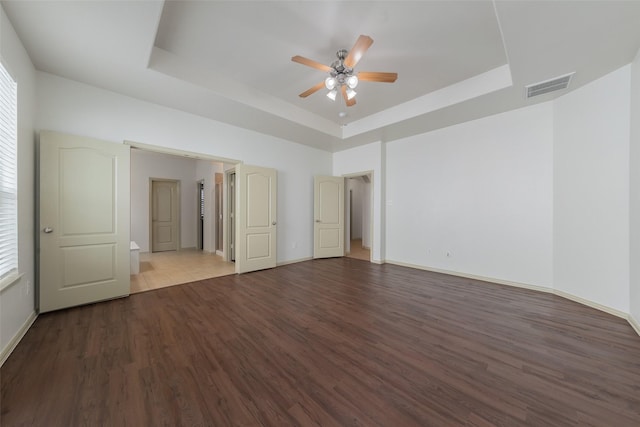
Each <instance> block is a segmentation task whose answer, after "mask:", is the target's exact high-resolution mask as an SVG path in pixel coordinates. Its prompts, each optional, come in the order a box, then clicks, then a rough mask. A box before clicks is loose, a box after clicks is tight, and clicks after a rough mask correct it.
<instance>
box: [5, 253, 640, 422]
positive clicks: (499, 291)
mask: <svg viewBox="0 0 640 427" xmlns="http://www.w3.org/2000/svg"><path fill="white" fill-rule="evenodd" d="M0 374H1V376H2V379H1V382H2V395H1V399H2V400H1V418H0V424H1V425H2V426H3V427H9V426H18V425H27V426H31V425H37V426H85V425H86V426H126V425H128V426H278V427H281V426H391V427H403V426H459V425H473V426H494V425H496V426H498V425H499V426H519V425H529V426H577V425H579V426H636V427H637V426H640V337H638V336H637V335H636V334H635V332H634V331H633V330H632V328H631V327H630V326H629V325H628V324H627V323H626V322H625V321H624V320H622V319H619V318H616V317H613V316H611V315H608V314H606V313H602V312H600V311H597V310H594V309H591V308H588V307H585V306H582V305H580V304H577V303H574V302H572V301H569V300H566V299H563V298H560V297H557V296H554V295H550V294H544V293H538V292H534V291H529V290H524V289H517V288H511V287H506V286H500V285H495V284H490V283H484V282H477V281H473V280H470V279H463V278H457V277H452V276H446V275H442V274H435V273H428V272H423V271H418V270H413V269H409V268H404V267H398V266H393V265H382V266H381V265H375V264H370V263H368V262H364V261H360V260H355V259H349V258H342V259H340V258H337V259H327V260H315V261H308V262H303V263H298V264H292V265H287V266H283V267H279V268H276V269H273V270H267V271H262V272H256V273H250V274H246V275H242V276H225V277H219V278H215V279H209V280H203V281H200V282H195V283H190V284H186V285H181V286H175V287H171V288H164V289H159V290H157V291H151V292H146V293H142V294H136V295H133V296H131V297H129V298H126V299H120V300H114V301H109V302H104V303H99V304H94V305H90V306H85V307H79V308H74V309H69V310H63V311H60V312H55V313H49V314H44V315H41V316H40V317H39V318H38V320H37V321H36V323H35V324H34V326H33V327H32V328H31V330H30V331H29V332H28V333H27V335H26V336H25V337H24V339H23V340H22V342H21V343H20V344H19V345H18V347H17V348H16V350H15V351H14V352H13V354H12V355H11V356H10V358H9V359H8V360H7V361H6V363H5V364H4V366H3V367H2V370H1V371H0Z"/></svg>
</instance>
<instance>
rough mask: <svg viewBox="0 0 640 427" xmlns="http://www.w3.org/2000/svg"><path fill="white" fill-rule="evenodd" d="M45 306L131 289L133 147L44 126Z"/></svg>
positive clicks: (42, 261)
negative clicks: (130, 231) (45, 128)
mask: <svg viewBox="0 0 640 427" xmlns="http://www.w3.org/2000/svg"><path fill="white" fill-rule="evenodd" d="M39 194H40V210H39V225H40V232H39V233H38V248H39V255H40V258H39V284H40V285H39V294H38V296H39V306H40V311H41V312H46V311H52V310H58V309H61V308H66V307H72V306H76V305H82V304H88V303H92V302H96V301H102V300H106V299H111V298H117V297H122V296H127V295H129V289H130V276H129V274H130V268H129V260H130V256H129V255H130V249H129V215H130V212H129V211H130V208H129V146H126V145H122V144H115V143H110V142H104V141H97V140H93V139H89V138H83V137H78V136H72V135H64V134H60V133H55V132H48V131H43V132H41V133H40V182H39Z"/></svg>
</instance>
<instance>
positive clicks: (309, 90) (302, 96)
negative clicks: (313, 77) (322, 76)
mask: <svg viewBox="0 0 640 427" xmlns="http://www.w3.org/2000/svg"><path fill="white" fill-rule="evenodd" d="M323 87H324V80H323V81H321V82H320V83H318V84H317V85H315V86H314V87H312V88H309V89H307V90H305V91H304V92H302V93H301V94H300V95H298V96H299V97H300V98H306V97H307V96H309V95H311V94H313V93H316V92H317V91H319V90H320V89H322V88H323Z"/></svg>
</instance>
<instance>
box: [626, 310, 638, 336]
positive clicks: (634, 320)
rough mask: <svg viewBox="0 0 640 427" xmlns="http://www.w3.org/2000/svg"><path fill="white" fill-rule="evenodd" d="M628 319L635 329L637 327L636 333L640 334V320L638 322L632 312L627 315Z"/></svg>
mask: <svg viewBox="0 0 640 427" xmlns="http://www.w3.org/2000/svg"><path fill="white" fill-rule="evenodd" d="M627 321H628V322H629V324H630V325H631V327H632V328H633V329H635V331H636V334H638V335H640V322H638V321H637V320H636V319H635V318H634V317H633V316H632V315H631V314H629V316H627Z"/></svg>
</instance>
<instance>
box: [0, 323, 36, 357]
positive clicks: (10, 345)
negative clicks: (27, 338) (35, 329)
mask: <svg viewBox="0 0 640 427" xmlns="http://www.w3.org/2000/svg"><path fill="white" fill-rule="evenodd" d="M37 318H38V315H37V314H36V312H35V311H32V312H31V314H30V315H29V317H28V318H27V320H25V322H24V323H23V324H22V326H21V327H20V329H18V332H16V334H15V335H14V336H13V338H11V341H9V342H8V343H7V345H6V347H5V348H3V349H2V352H0V367H1V366H2V365H4V362H6V360H7V359H8V358H9V356H10V355H11V353H12V352H13V350H15V349H16V347H17V346H18V343H19V342H20V340H22V338H23V337H24V335H25V334H26V333H27V331H28V330H29V328H31V325H33V322H35V321H36V319H37Z"/></svg>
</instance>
